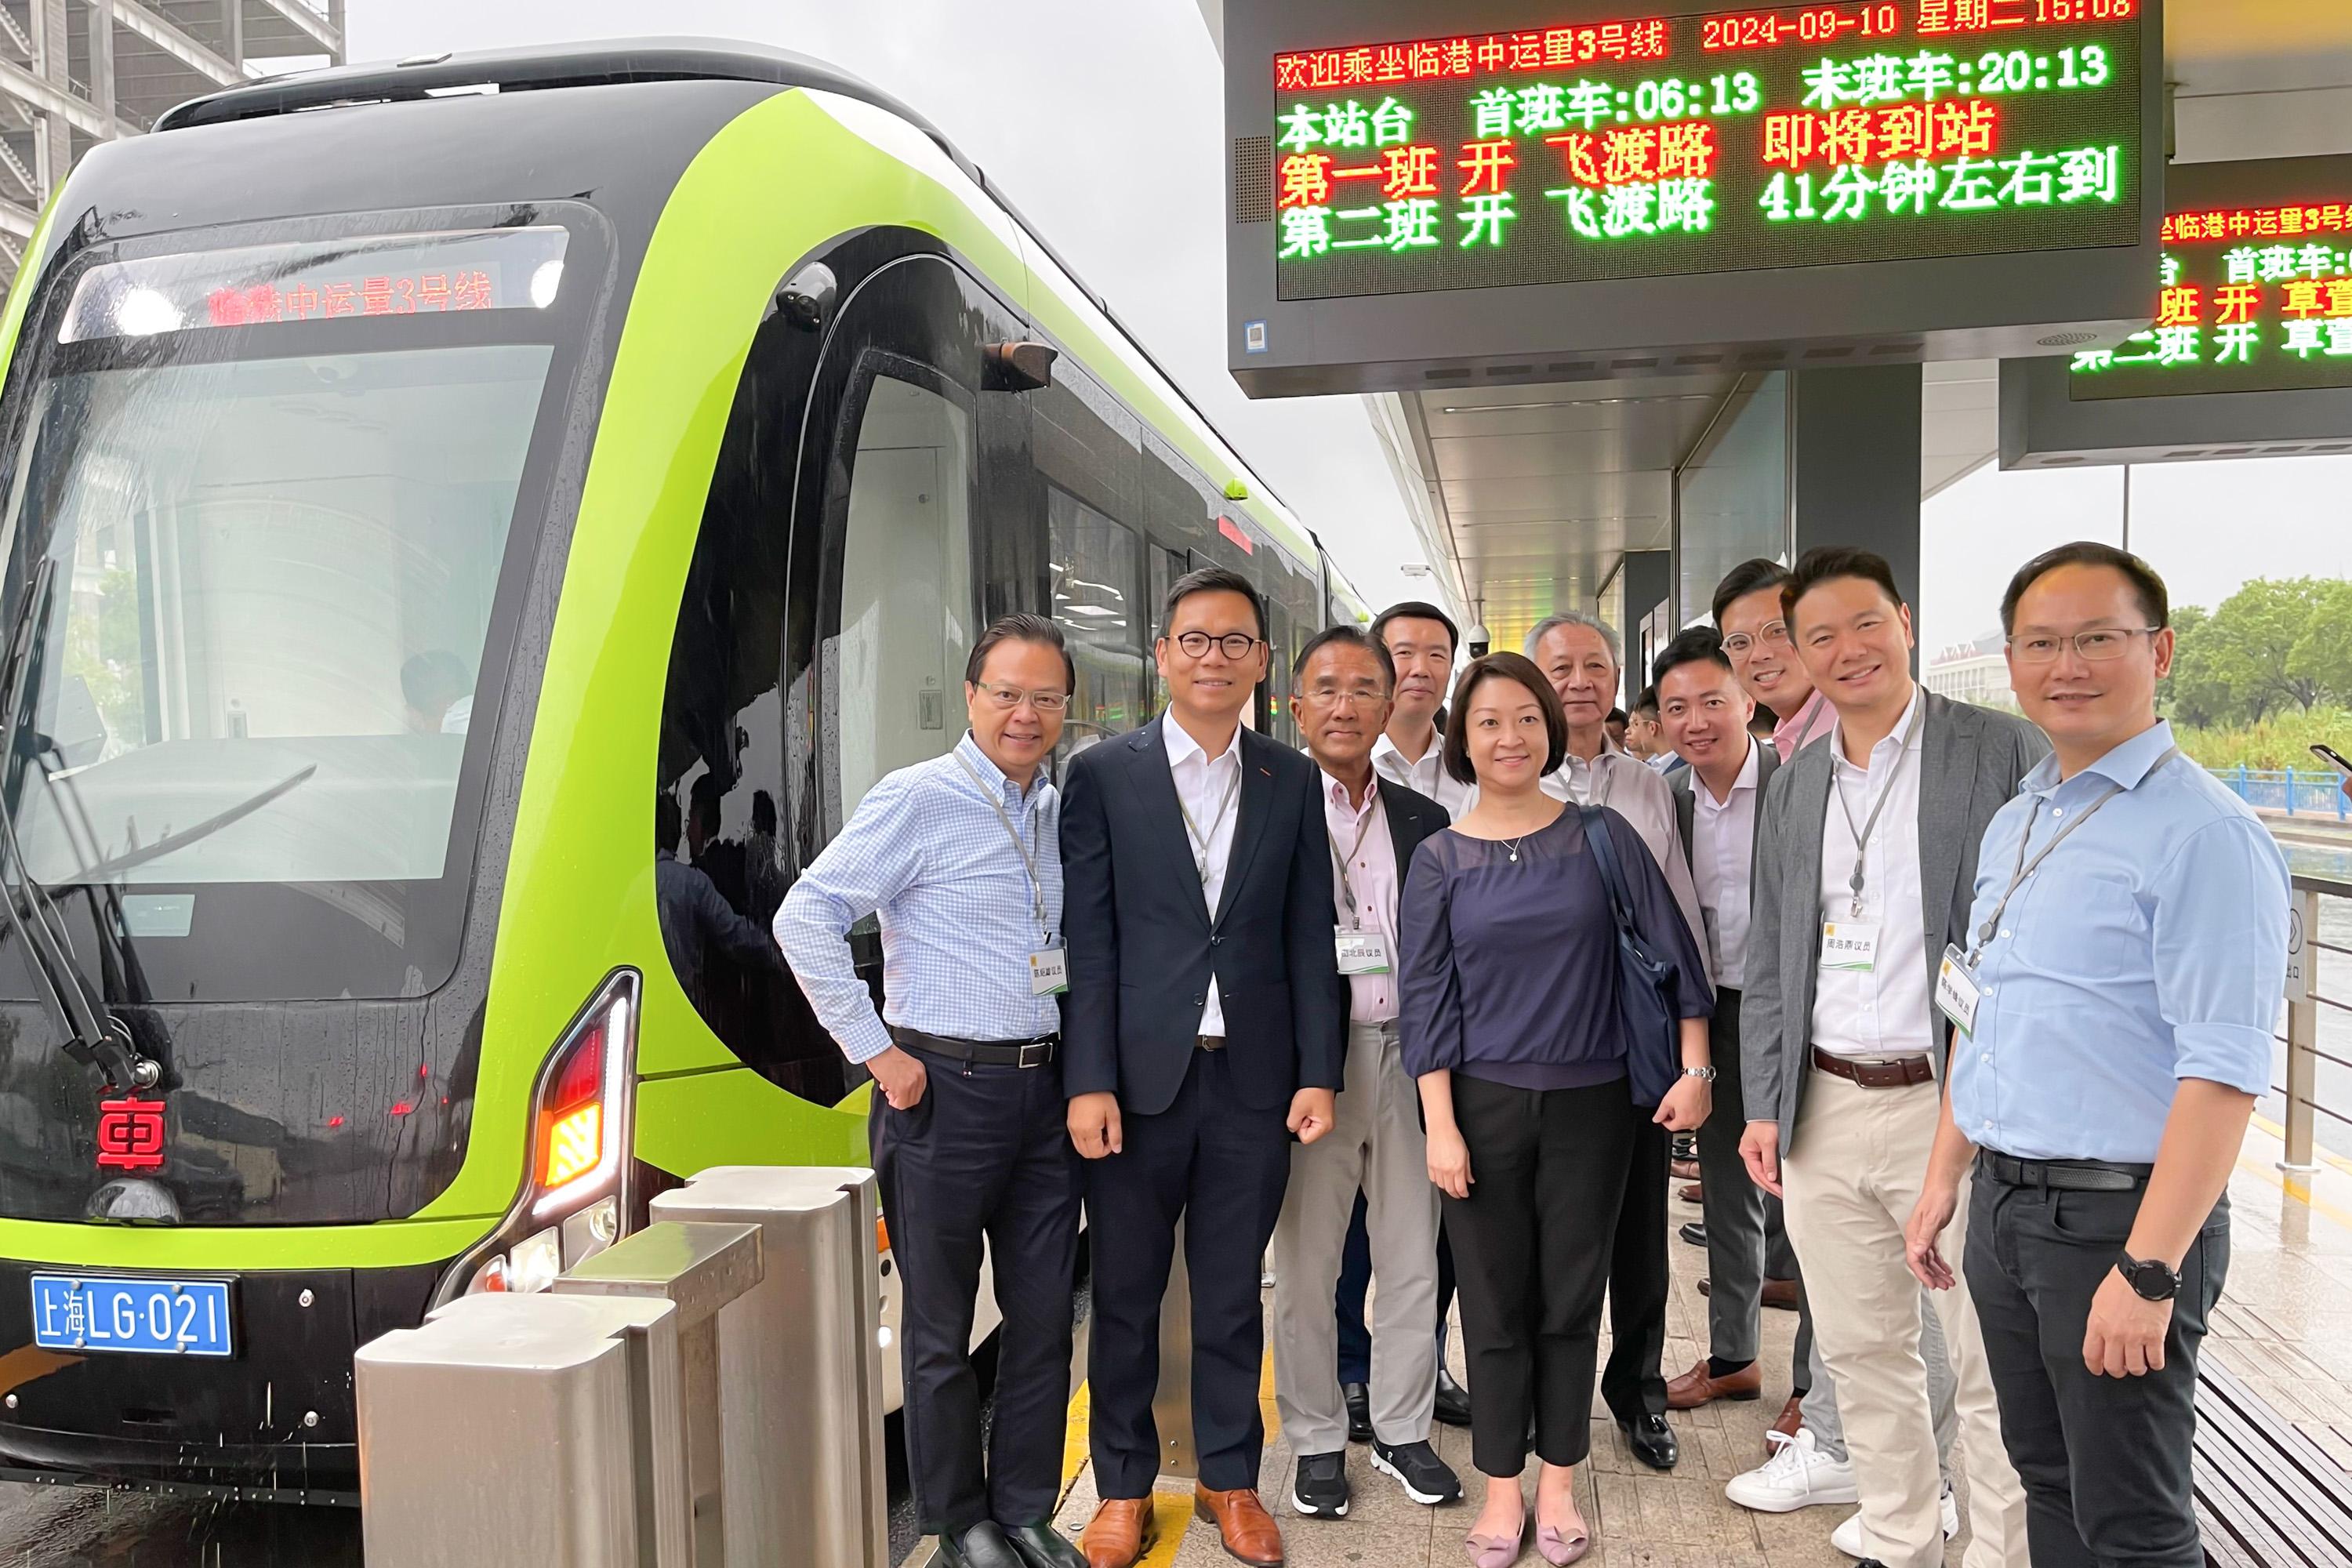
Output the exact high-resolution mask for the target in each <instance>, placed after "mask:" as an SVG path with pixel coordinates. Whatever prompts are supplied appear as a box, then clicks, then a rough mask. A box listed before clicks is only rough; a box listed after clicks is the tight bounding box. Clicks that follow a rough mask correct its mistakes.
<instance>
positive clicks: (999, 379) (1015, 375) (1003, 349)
mask: <svg viewBox="0 0 2352 1568" xmlns="http://www.w3.org/2000/svg"><path fill="white" fill-rule="evenodd" d="M1061 357H1062V351H1061V350H1059V349H1057V348H1055V347H1054V346H1053V345H1052V344H1051V343H1041V342H1034V341H1030V340H1025V339H1024V340H1022V341H1019V342H1004V343H991V344H989V345H988V348H987V349H986V351H984V353H982V362H983V364H984V366H985V382H984V384H985V385H986V386H987V388H988V390H989V391H991V392H1035V391H1037V390H1038V389H1039V388H1041V387H1046V386H1051V385H1053V384H1054V362H1055V360H1057V359H1059V358H1061Z"/></svg>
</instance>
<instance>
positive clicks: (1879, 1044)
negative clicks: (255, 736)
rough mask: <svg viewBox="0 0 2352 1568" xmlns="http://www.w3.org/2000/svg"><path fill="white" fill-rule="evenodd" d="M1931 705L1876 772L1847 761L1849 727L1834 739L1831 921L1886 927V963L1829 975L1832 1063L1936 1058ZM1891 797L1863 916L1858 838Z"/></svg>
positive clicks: (1826, 885) (1901, 726) (1818, 1026)
mask: <svg viewBox="0 0 2352 1568" xmlns="http://www.w3.org/2000/svg"><path fill="white" fill-rule="evenodd" d="M1924 700H1926V699H1925V697H1924V696H1923V695H1922V694H1921V692H1920V691H1919V690H1918V689H1916V688H1915V689H1913V691H1912V693H1911V705H1910V707H1908V708H1906V709H1905V710H1903V717H1902V718H1900V719H1898V720H1896V721H1895V728H1894V730H1893V731H1890V732H1889V733H1888V734H1887V736H1886V738H1885V739H1884V740H1882V741H1880V742H1878V744H1876V745H1875V746H1873V747H1872V748H1871V749H1870V765H1869V766H1868V767H1856V766H1854V765H1853V763H1850V762H1848V761H1846V757H1845V726H1844V724H1843V722H1841V723H1840V724H1839V725H1838V727H1837V728H1836V729H1834V730H1832V731H1830V768H1831V776H1832V793H1831V795H1830V802H1829V808H1828V815H1827V816H1826V818H1825V819H1824V821H1823V822H1822V920H1824V921H1833V922H1835V923H1837V924H1841V925H1843V924H1845V923H1847V922H1849V921H1853V922H1856V923H1860V924H1865V925H1868V924H1875V925H1876V926H1877V927H1878V953H1877V958H1876V962H1875V963H1874V965H1873V966H1872V967H1871V969H1870V970H1868V971H1867V972H1859V971H1854V970H1848V969H1823V970H1822V971H1821V973H1819V974H1818V975H1816V976H1815V981H1814V986H1813V1043H1814V1044H1815V1045H1817V1046H1819V1047H1821V1048H1822V1049H1823V1050H1825V1051H1827V1052H1829V1053H1830V1054H1831V1055H1832V1056H1840V1057H1906V1056H1927V1055H1932V1054H1933V1053H1934V1050H1935V1033H1936V1031H1935V1028H1934V1016H1933V1005H1932V998H1931V997H1930V995H1929V994H1928V983H1927V930H1926V925H1925V917H1924V915H1923V913H1922V911H1921V902H1920V900H1921V894H1920V889H1919V768H1920V763H1921V761H1922V758H1921V752H1922V750H1923V748H1924V747H1925V745H1926V743H1927V726H1926V725H1925V724H1915V722H1914V721H1915V720H1916V719H1917V717H1918V714H1919V705H1920V703H1921V702H1923V701H1924ZM1906 733H1907V734H1908V735H1909V736H1910V744H1909V746H1908V748H1907V750H1906V747H1905V744H1904V737H1905V735H1906ZM1885 792H1892V793H1891V794H1888V795H1887V799H1886V807H1885V810H1884V811H1882V812H1880V813H1879V816H1878V826H1876V827H1875V828H1874V829H1873V830H1872V832H1871V835H1870V843H1869V845H1868V846H1867V847H1865V848H1864V852H1863V898H1862V913H1861V914H1859V915H1856V914H1854V913H1853V885H1852V884H1853V855H1854V838H1853V836H1854V829H1855V828H1857V827H1860V826H1863V825H1864V824H1865V823H1867V822H1868V821H1869V820H1870V813H1871V809H1872V807H1874V806H1875V805H1877V804H1878V800H1879V796H1880V795H1881V794H1882V793H1885ZM1841 801H1843V807H1841V805H1840V802H1841ZM1849 816H1851V817H1852V821H1851V822H1849V821H1848V820H1847V819H1848V817H1849Z"/></svg>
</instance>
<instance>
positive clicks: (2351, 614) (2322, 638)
mask: <svg viewBox="0 0 2352 1568" xmlns="http://www.w3.org/2000/svg"><path fill="white" fill-rule="evenodd" d="M2317 586H2318V590H2319V593H2318V611H2317V613H2316V614H2315V615H2314V616H2312V618H2311V620H2310V623H2309V624H2308V625H2306V626H2305V627H2304V629H2303V635H2302V636H2301V637H2297V638H2296V639H2295V642H2294V647H2292V648H2291V649H2289V650H2288V652H2287V668H2288V669H2289V670H2290V671H2292V672H2293V673H2294V674H2295V675H2298V676H2300V677H2302V678H2303V679H2306V680H2309V681H2310V682H2311V683H2312V684H2313V685H2314V686H2315V687H2317V688H2318V689H2319V691H2320V694H2321V695H2322V696H2324V697H2326V698H2329V699H2332V700H2335V701H2336V702H2338V703H2342V702H2347V701H2352V583H2347V582H2345V581H2343V580H2342V579H2340V578H2338V579H2335V580H2332V581H2328V582H2324V583H2321V584H2318V585H2317ZM2306 706H2308V705H2307V704H2306Z"/></svg>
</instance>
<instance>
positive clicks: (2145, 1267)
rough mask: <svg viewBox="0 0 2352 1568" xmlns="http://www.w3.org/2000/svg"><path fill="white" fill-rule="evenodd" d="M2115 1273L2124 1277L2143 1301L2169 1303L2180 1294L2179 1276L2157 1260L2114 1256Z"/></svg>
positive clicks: (2124, 1255) (2127, 1254)
mask: <svg viewBox="0 0 2352 1568" xmlns="http://www.w3.org/2000/svg"><path fill="white" fill-rule="evenodd" d="M2116 1273H2118V1274H2120V1275H2122V1276H2123V1277H2124V1281H2125V1283H2126V1284H2128V1285H2129V1286H2130V1287H2131V1288H2132V1289H2134V1290H2135V1291H2137V1293H2138V1295H2139V1298H2140V1300H2143V1301H2169V1300H2172V1299H2173V1298H2174V1297H2175V1296H2178V1295H2179V1294H2180V1276H2179V1274H2177V1273H2175V1272H2174V1271H2173V1270H2172V1269H2170V1268H2166V1267H2165V1266H2164V1264H2163V1263H2162V1262H2160V1261H2159V1260H2158V1259H2156V1258H2134V1257H2133V1256H2132V1255H2131V1254H2130V1253H2128V1252H2124V1253H2118V1254H2116Z"/></svg>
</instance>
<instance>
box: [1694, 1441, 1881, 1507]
mask: <svg viewBox="0 0 2352 1568" xmlns="http://www.w3.org/2000/svg"><path fill="white" fill-rule="evenodd" d="M1765 1436H1766V1437H1767V1438H1768V1439H1769V1440H1770V1441H1772V1442H1775V1443H1778V1444H1779V1445H1780V1452H1779V1453H1777V1454H1775V1455H1773V1456H1772V1457H1771V1458H1769V1459H1767V1460H1765V1461H1764V1463H1763V1464H1762V1465H1760V1466H1759V1467H1758V1468H1755V1469H1752V1470H1750V1471H1748V1473H1747V1474H1746V1475H1740V1476H1734V1477H1732V1478H1731V1479H1730V1480H1728V1481H1727V1482H1726V1483H1725V1484H1724V1488H1723V1495H1724V1496H1726V1497H1727V1498H1729V1499H1730V1500H1732V1501H1734V1502H1736V1503H1738V1505H1739V1506H1740V1507H1742V1508H1748V1509H1754V1510H1756V1511H1757V1512H1759V1513H1790V1512H1793V1511H1795V1510H1798V1509H1801V1508H1811V1507H1812V1506H1813V1505H1815V1504H1816V1503H1846V1502H1854V1501H1857V1500H1860V1498H1861V1496H1862V1494H1861V1492H1859V1491H1858V1490H1856V1489H1855V1488H1854V1484H1853V1463H1852V1462H1851V1461H1849V1460H1845V1459H1833V1458H1831V1457H1830V1456H1829V1455H1827V1454H1824V1453H1822V1451H1821V1450H1820V1448H1818V1447H1815V1446H1814V1442H1813V1435H1812V1433H1811V1431H1810V1430H1809V1429H1807V1428H1804V1427H1799V1428H1798V1429H1797V1435H1796V1436H1794V1437H1784V1436H1781V1435H1780V1433H1778V1432H1770V1433H1767V1434H1766V1435H1765Z"/></svg>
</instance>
